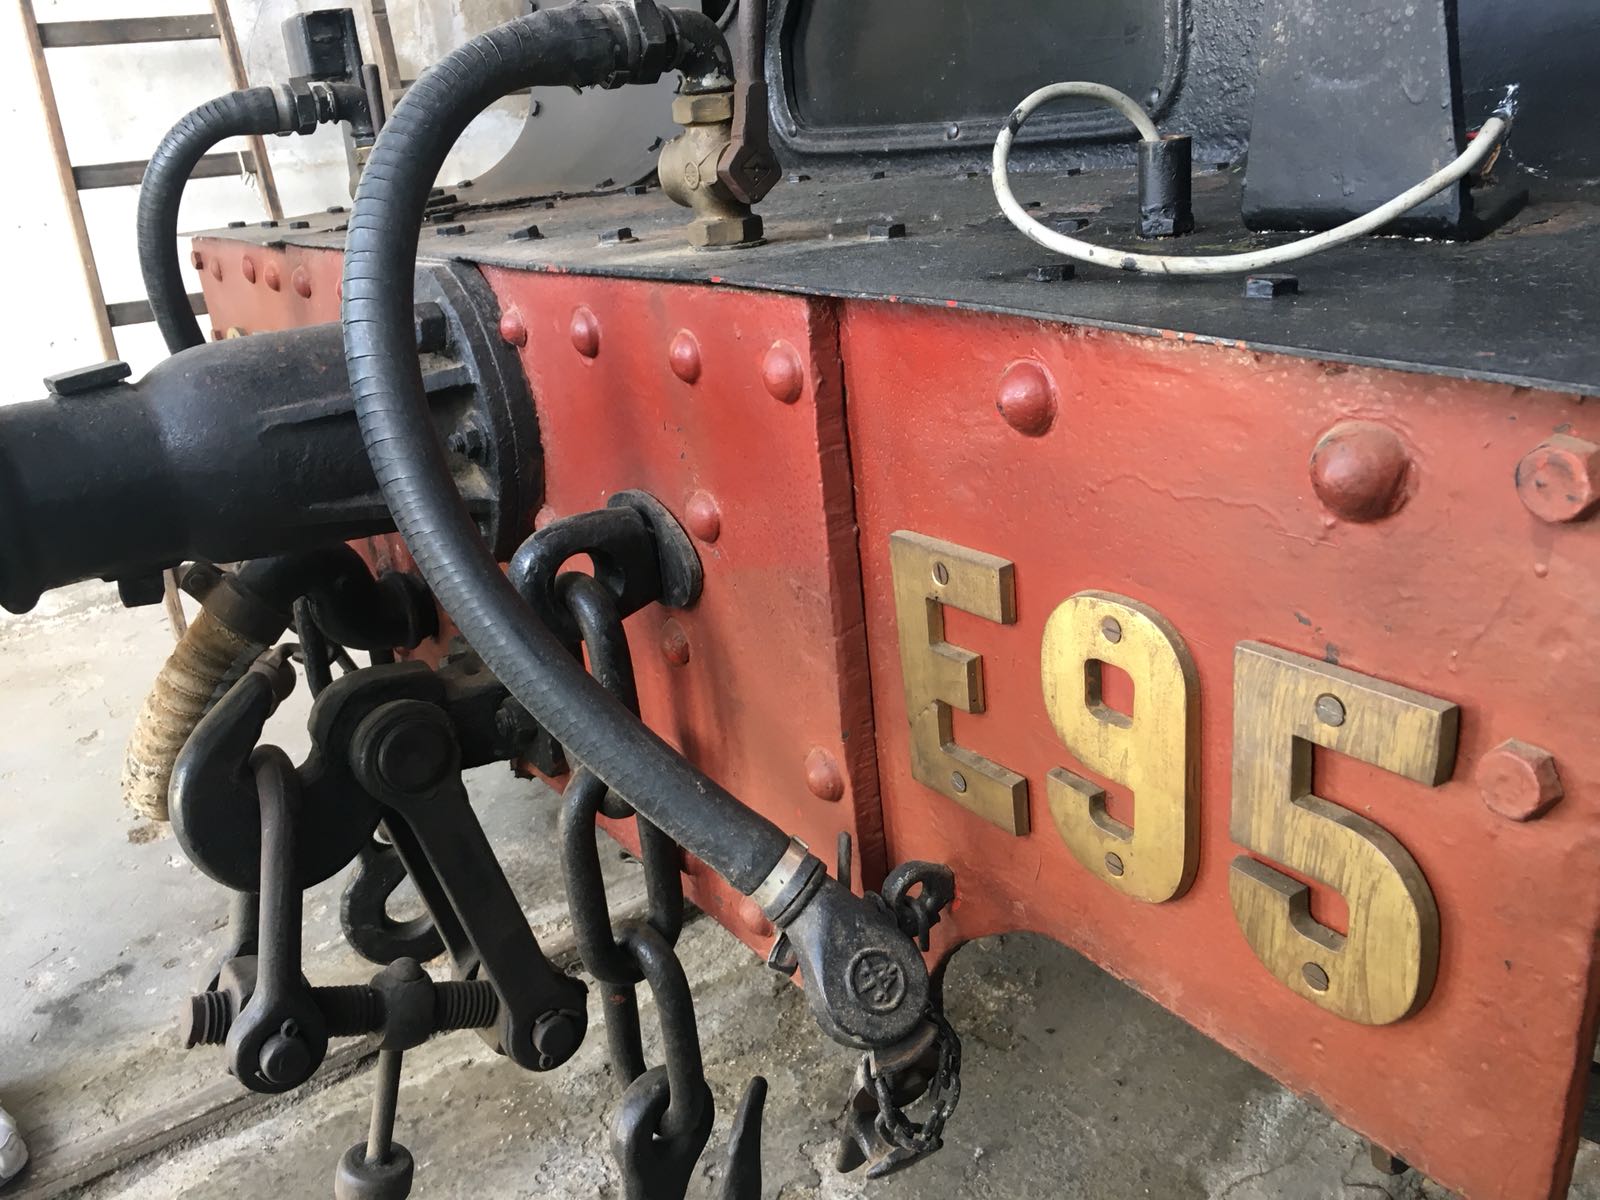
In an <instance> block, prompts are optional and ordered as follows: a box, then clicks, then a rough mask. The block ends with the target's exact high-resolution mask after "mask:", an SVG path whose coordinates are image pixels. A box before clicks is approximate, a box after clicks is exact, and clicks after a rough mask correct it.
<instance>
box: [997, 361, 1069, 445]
mask: <svg viewBox="0 0 1600 1200" xmlns="http://www.w3.org/2000/svg"><path fill="white" fill-rule="evenodd" d="M995 408H996V409H998V410H999V412H1000V416H1001V417H1003V418H1004V419H1005V423H1006V424H1007V425H1009V426H1011V428H1013V429H1015V430H1016V431H1017V432H1018V433H1020V434H1022V435H1023V436H1024V437H1043V436H1044V435H1045V434H1047V433H1049V432H1050V427H1051V426H1052V425H1054V424H1055V423H1056V387H1055V382H1054V381H1053V380H1052V379H1051V378H1050V373H1049V372H1048V371H1046V370H1045V369H1044V368H1043V367H1042V366H1040V365H1039V364H1038V363H1035V362H1019V363H1015V364H1013V365H1012V366H1010V367H1008V368H1007V369H1006V373H1005V374H1004V375H1002V376H1001V377H1000V394H999V397H998V398H997V399H996V401H995Z"/></svg>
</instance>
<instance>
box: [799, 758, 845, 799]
mask: <svg viewBox="0 0 1600 1200" xmlns="http://www.w3.org/2000/svg"><path fill="white" fill-rule="evenodd" d="M806 787H807V789H809V790H810V792H811V794H812V795H813V796H815V797H816V798H817V799H818V800H826V801H827V802H828V803H829V804H836V803H838V802H839V801H840V800H842V799H844V775H843V774H842V773H841V772H840V770H839V764H838V762H837V761H835V759H834V757H833V755H831V754H829V753H828V752H827V751H826V750H824V749H823V748H822V747H821V746H816V747H813V748H812V751H811V753H809V754H807V755H806Z"/></svg>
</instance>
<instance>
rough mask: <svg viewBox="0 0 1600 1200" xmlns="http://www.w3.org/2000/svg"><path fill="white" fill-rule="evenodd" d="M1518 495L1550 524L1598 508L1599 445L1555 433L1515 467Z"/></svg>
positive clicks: (1583, 514) (1599, 487)
mask: <svg viewBox="0 0 1600 1200" xmlns="http://www.w3.org/2000/svg"><path fill="white" fill-rule="evenodd" d="M1517 495H1519V496H1521V497H1522V503H1523V505H1524V506H1525V507H1526V508H1527V510H1528V511H1529V512H1531V513H1532V514H1533V515H1534V516H1536V517H1538V518H1539V519H1540V520H1541V521H1548V522H1550V523H1551V524H1552V525H1555V524H1560V523H1562V522H1565V521H1577V520H1581V519H1582V518H1584V517H1587V516H1588V515H1589V514H1590V513H1592V512H1594V511H1595V509H1596V508H1600V446H1597V445H1595V444H1594V443H1593V442H1586V441H1584V440H1583V439H1582V438H1575V437H1572V436H1570V435H1569V434H1565V433H1558V434H1556V435H1555V436H1554V437H1552V438H1550V439H1549V440H1548V441H1546V442H1545V443H1544V444H1543V445H1540V446H1538V447H1535V449H1534V450H1533V451H1532V452H1531V453H1530V454H1528V455H1527V457H1525V458H1524V459H1523V460H1522V461H1521V462H1520V463H1518V464H1517Z"/></svg>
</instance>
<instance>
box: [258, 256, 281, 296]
mask: <svg viewBox="0 0 1600 1200" xmlns="http://www.w3.org/2000/svg"><path fill="white" fill-rule="evenodd" d="M261 277H262V278H263V279H265V280H266V283H267V289H268V290H269V291H273V292H275V291H277V290H278V289H279V288H281V287H282V286H283V273H282V272H281V271H279V270H278V264H277V263H275V262H272V261H271V260H268V262H267V265H266V266H265V267H264V268H262V271H261Z"/></svg>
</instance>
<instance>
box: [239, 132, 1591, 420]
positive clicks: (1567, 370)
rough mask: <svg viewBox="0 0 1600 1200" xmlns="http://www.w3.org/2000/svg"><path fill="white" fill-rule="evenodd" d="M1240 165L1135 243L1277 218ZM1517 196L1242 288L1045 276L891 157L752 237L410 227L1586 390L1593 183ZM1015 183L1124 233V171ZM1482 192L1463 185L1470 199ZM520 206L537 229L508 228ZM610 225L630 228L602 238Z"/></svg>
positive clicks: (425, 242)
mask: <svg viewBox="0 0 1600 1200" xmlns="http://www.w3.org/2000/svg"><path fill="white" fill-rule="evenodd" d="M1239 176H1240V172H1238V171H1236V170H1228V171H1217V170H1215V169H1214V168H1207V167H1206V166H1205V165H1203V164H1197V174H1196V179H1195V211H1196V217H1197V220H1198V223H1199V229H1198V232H1197V233H1195V234H1194V235H1193V236H1190V237H1187V238H1183V239H1180V240H1177V241H1174V242H1163V243H1160V244H1156V245H1154V246H1152V244H1150V243H1145V248H1146V249H1152V248H1153V249H1154V250H1155V251H1157V252H1165V251H1169V250H1170V251H1176V252H1181V253H1188V254H1206V253H1224V252H1227V251H1232V250H1242V249H1249V248H1257V247H1261V246H1266V245H1273V244H1277V243H1279V242H1281V241H1284V240H1287V239H1288V238H1289V237H1291V236H1292V235H1282V234H1252V233H1250V232H1249V231H1248V230H1246V229H1245V228H1244V227H1243V225H1242V223H1241V221H1240V217H1239ZM1532 183H1533V186H1534V189H1535V190H1534V197H1533V200H1532V202H1531V203H1530V204H1529V205H1528V207H1527V208H1526V209H1524V210H1523V211H1522V212H1521V213H1520V214H1519V215H1518V216H1517V217H1515V218H1514V219H1513V220H1512V221H1510V222H1509V223H1508V224H1507V225H1505V226H1504V227H1503V228H1502V229H1501V230H1500V231H1499V232H1496V233H1494V234H1492V235H1490V236H1489V237H1486V238H1484V239H1483V240H1481V241H1478V242H1473V243H1450V242H1430V241H1413V240H1409V239H1403V238H1373V239H1368V240H1366V241H1364V242H1360V243H1355V244H1352V245H1350V246H1345V247H1341V248H1339V249H1336V250H1333V251H1330V252H1329V253H1326V254H1323V255H1321V256H1318V257H1316V258H1312V259H1310V260H1308V261H1306V262H1304V263H1300V264H1297V265H1296V266H1295V267H1292V268H1289V269H1290V270H1292V271H1294V272H1295V273H1296V274H1297V275H1298V276H1299V278H1300V293H1299V295H1298V296H1295V297H1283V298H1279V299H1277V300H1250V299H1246V298H1245V297H1244V282H1243V280H1242V279H1241V278H1237V277H1231V276H1230V277H1225V278H1220V279H1207V280H1176V279H1147V278H1142V277H1136V276H1132V275H1126V274H1122V273H1118V272H1112V271H1105V270H1100V269H1097V268H1092V267H1080V268H1079V269H1078V273H1077V278H1075V279H1072V280H1069V281H1064V282H1054V283H1040V282H1034V281H1032V280H1030V279H1029V277H1028V276H1029V274H1030V272H1031V271H1032V269H1033V268H1035V267H1037V266H1039V265H1041V264H1045V263H1050V262H1054V261H1059V260H1056V259H1054V258H1053V257H1052V256H1051V255H1050V254H1048V253H1047V252H1045V251H1043V250H1041V249H1040V248H1039V247H1037V246H1035V245H1034V244H1033V243H1031V242H1029V241H1028V240H1027V239H1025V238H1024V237H1023V236H1022V235H1021V234H1019V233H1018V232H1016V231H1015V230H1014V229H1012V228H1011V226H1010V225H1009V224H1007V223H1006V221H1005V220H1004V218H1002V217H1001V216H1000V215H999V213H998V210H997V209H996V206H995V202H994V196H993V193H992V192H991V190H990V186H989V181H988V178H987V176H986V175H979V176H977V177H975V178H956V177H952V176H950V175H948V174H945V175H930V174H926V173H923V174H915V173H909V172H908V173H905V174H900V175H890V176H889V177H888V178H886V179H867V178H861V177H860V176H859V174H858V175H857V177H855V178H831V177H830V178H828V179H821V178H819V179H816V180H805V181H802V182H795V183H785V184H781V185H780V186H779V187H778V188H777V190H776V191H774V192H773V194H772V195H771V196H770V197H769V198H768V199H767V201H766V202H765V203H764V204H763V205H762V206H761V211H762V212H763V214H764V215H765V217H766V222H767V235H768V238H769V239H770V240H769V243H768V244H767V245H764V246H760V247H757V248H753V249H744V250H723V251H696V250H692V249H690V248H689V246H688V244H687V242H686V241H685V238H684V235H683V228H684V226H685V225H686V223H687V218H688V213H687V211H686V210H684V209H680V208H678V207H676V206H675V205H673V204H672V203H671V202H670V201H668V200H667V199H666V198H665V197H664V196H663V195H662V194H661V193H660V191H658V190H655V189H652V190H651V191H650V192H648V193H647V194H645V195H642V196H628V195H624V194H621V193H616V194H610V195H596V196H583V197H568V198H563V199H560V200H559V201H558V202H557V203H556V204H555V206H554V207H553V208H549V209H546V208H544V207H542V206H541V207H537V208H534V209H531V210H530V209H529V208H528V207H525V206H519V207H501V208H495V209H485V210H478V211H469V212H466V213H461V214H456V215H455V216H453V217H452V218H451V221H452V223H461V224H465V225H466V227H467V232H466V234H465V235H463V236H452V237H438V236H435V235H434V234H433V232H432V231H431V229H424V230H423V236H422V245H421V253H422V255H423V256H425V257H426V256H433V257H438V258H456V259H465V260H469V261H476V262H483V263H493V264H497V265H501V266H508V267H519V268H523V269H528V270H557V271H571V272H577V273H582V274H593V275H608V276H624V277H631V278H641V279H659V280H667V281H681V282H696V283H706V282H712V283H716V284H720V285H723V286H729V287H748V288H758V289H765V290H772V291H783V292H802V293H809V294H814V295H826V296H847V297H856V298H893V299H895V300H898V301H901V302H905V303H917V304H930V305H937V306H939V307H950V306H952V305H953V306H955V307H960V308H970V309H976V310H981V311H988V312H997V313H1008V314H1016V315H1021V316H1028V317H1037V318H1041V319H1044V320H1052V321H1062V322H1067V323H1073V324H1083V325H1091V326H1097V327H1102V328H1107V329H1116V330H1123V331H1128V332H1133V333H1142V334H1153V335H1163V334H1171V333H1173V332H1177V333H1183V334H1189V335H1193V336H1195V337H1197V338H1199V339H1201V340H1215V341H1222V342H1228V343H1243V344H1246V345H1248V346H1251V347H1254V348H1258V349H1261V350H1267V351H1274V352H1281V353H1287V354H1293V355H1297V356H1301V357H1310V358H1316V359H1324V360H1329V361H1335V362H1346V363H1359V364H1369V365H1377V366H1385V367H1393V368H1398V369H1401V370H1407V371H1419V372H1425V373H1429V374H1440V375H1448V376H1454V377H1458V378H1463V379H1477V380H1486V381H1491V382H1499V383H1507V384H1513V385H1516V386H1528V387H1539V388H1545V389H1549V390H1553V391H1558V392H1570V393H1581V394H1586V395H1594V396H1600V337H1597V336H1596V334H1595V329H1596V326H1597V324H1600V320H1597V318H1600V190H1597V189H1595V188H1590V189H1588V190H1587V191H1585V190H1583V189H1581V188H1578V187H1575V186H1569V185H1556V184H1552V183H1545V182H1541V181H1538V180H1533V181H1532ZM1013 186H1014V188H1015V190H1016V192H1017V196H1018V198H1019V199H1020V200H1022V201H1023V202H1024V203H1027V202H1029V201H1034V200H1036V201H1038V202H1039V207H1038V208H1037V209H1035V210H1034V211H1035V212H1037V213H1038V214H1039V215H1040V216H1041V217H1042V218H1050V217H1051V215H1052V214H1054V215H1055V216H1054V219H1055V220H1057V221H1059V222H1061V223H1062V224H1063V225H1064V226H1065V225H1067V224H1070V223H1071V222H1072V221H1074V220H1076V219H1080V218H1087V219H1088V221H1089V224H1088V226H1087V227H1086V228H1085V229H1084V230H1083V231H1082V232H1081V234H1080V235H1079V236H1082V237H1084V238H1087V239H1092V240H1094V241H1097V242H1100V243H1101V244H1105V245H1121V246H1134V245H1137V244H1138V243H1137V240H1136V239H1135V237H1134V233H1133V225H1134V218H1135V207H1136V206H1135V203H1134V181H1133V176H1132V173H1131V172H1123V171H1100V172H1093V173H1084V174H1081V175H1071V176H1069V175H1061V174H1046V173H1038V174H1027V175H1018V176H1015V177H1014V181H1013ZM1482 207H1484V205H1483V204H1480V208H1482ZM885 218H892V219H893V220H895V221H901V222H904V223H905V225H906V227H907V231H908V236H906V237H904V238H898V239H894V240H887V241H877V240H871V239H869V238H868V236H867V227H868V225H869V224H870V223H881V222H882V221H883V220H884V219H885ZM344 219H345V218H342V217H337V216H332V215H323V216H321V217H319V218H316V219H313V222H312V223H313V226H314V228H312V229H310V230H304V231H298V230H297V231H294V232H293V233H288V232H287V231H286V230H285V229H284V228H283V227H279V228H276V229H262V228H259V227H250V228H247V229H232V230H222V231H218V232H217V234H216V236H219V237H228V238H234V239H238V240H243V241H254V242H262V243H266V242H282V241H284V240H286V238H287V240H289V241H293V242H294V243H296V244H300V245H320V246H328V247H334V248H337V247H340V246H342V244H343V238H344V235H343V233H342V232H339V231H338V230H336V229H334V228H332V226H333V225H334V223H335V222H338V221H342V220H344ZM530 222H534V223H537V225H538V227H539V229H540V232H541V233H542V234H543V235H544V236H543V237H542V238H540V239H538V240H532V241H529V240H511V239H510V238H509V234H510V233H511V231H512V230H514V229H519V228H526V226H527V225H528V224H529V223H530ZM620 226H628V227H629V228H631V229H632V230H633V233H634V235H635V237H636V238H637V240H636V241H632V242H623V243H620V244H618V243H613V244H601V243H600V240H599V238H600V235H601V234H602V233H603V232H604V231H606V230H615V229H616V228H618V227H620Z"/></svg>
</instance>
